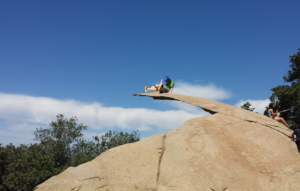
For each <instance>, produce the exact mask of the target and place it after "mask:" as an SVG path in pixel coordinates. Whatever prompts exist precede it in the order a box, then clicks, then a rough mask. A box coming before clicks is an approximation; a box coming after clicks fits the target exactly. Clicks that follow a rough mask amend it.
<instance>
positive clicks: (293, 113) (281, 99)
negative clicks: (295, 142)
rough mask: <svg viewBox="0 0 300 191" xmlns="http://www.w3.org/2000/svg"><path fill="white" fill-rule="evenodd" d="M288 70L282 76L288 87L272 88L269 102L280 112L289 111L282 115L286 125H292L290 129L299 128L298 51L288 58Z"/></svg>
mask: <svg viewBox="0 0 300 191" xmlns="http://www.w3.org/2000/svg"><path fill="white" fill-rule="evenodd" d="M290 62H291V63H292V64H291V65H289V66H290V68H291V69H290V70H289V71H288V73H287V74H286V75H284V76H283V80H284V82H287V83H290V85H284V86H281V85H279V86H277V87H275V88H272V89H271V90H272V92H273V94H272V95H271V97H270V100H271V101H272V102H273V103H275V105H276V108H277V109H278V110H279V111H280V110H284V109H291V110H290V111H288V112H285V113H283V114H282V117H284V118H285V120H286V121H287V123H289V124H293V125H292V127H291V128H292V129H298V128H300V81H299V79H300V49H298V52H297V53H296V54H294V55H292V56H290Z"/></svg>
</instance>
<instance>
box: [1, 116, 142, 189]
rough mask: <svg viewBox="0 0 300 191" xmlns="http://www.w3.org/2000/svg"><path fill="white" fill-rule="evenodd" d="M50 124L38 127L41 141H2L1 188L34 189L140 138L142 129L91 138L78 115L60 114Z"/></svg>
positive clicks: (114, 132)
mask: <svg viewBox="0 0 300 191" xmlns="http://www.w3.org/2000/svg"><path fill="white" fill-rule="evenodd" d="M56 117H57V120H56V121H52V122H51V123H50V124H49V125H50V128H48V129H43V128H39V129H36V131H35V132H34V135H35V139H34V140H36V141H39V143H36V144H30V145H24V144H21V145H20V146H18V147H16V146H14V145H12V144H10V145H7V146H5V147H3V146H2V144H0V190H1V191H2V190H3V191H10V190H24V191H31V190H33V189H34V188H35V187H36V186H37V185H38V184H41V183H42V182H44V181H45V180H47V179H49V178H50V177H52V176H55V175H57V174H59V173H60V172H62V171H63V170H65V169H67V168H68V167H71V166H72V167H76V166H78V165H80V164H83V163H85V162H88V161H91V160H93V159H94V158H96V157H97V156H98V155H100V154H101V153H103V152H105V151H107V150H109V149H111V148H114V147H117V146H120V145H123V144H127V143H134V142H137V141H139V140H140V134H139V132H138V131H134V132H133V133H123V132H117V131H109V132H108V133H105V134H104V135H102V136H100V137H98V136H95V137H94V141H87V140H85V139H84V137H83V130H86V129H87V126H85V125H83V124H78V123H77V118H76V117H72V118H70V119H67V118H64V116H63V115H62V114H59V115H57V116H56Z"/></svg>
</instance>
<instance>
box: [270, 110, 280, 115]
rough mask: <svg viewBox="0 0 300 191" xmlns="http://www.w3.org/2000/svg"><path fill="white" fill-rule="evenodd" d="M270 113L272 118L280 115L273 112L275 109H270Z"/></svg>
mask: <svg viewBox="0 0 300 191" xmlns="http://www.w3.org/2000/svg"><path fill="white" fill-rule="evenodd" d="M270 112H271V115H272V116H276V115H277V113H278V111H277V112H276V113H274V112H273V109H270Z"/></svg>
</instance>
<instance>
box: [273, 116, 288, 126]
mask: <svg viewBox="0 0 300 191" xmlns="http://www.w3.org/2000/svg"><path fill="white" fill-rule="evenodd" d="M275 120H276V121H281V122H282V123H283V124H284V125H285V126H288V124H287V123H286V122H285V120H284V119H283V118H282V117H275Z"/></svg>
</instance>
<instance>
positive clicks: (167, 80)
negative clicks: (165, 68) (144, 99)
mask: <svg viewBox="0 0 300 191" xmlns="http://www.w3.org/2000/svg"><path fill="white" fill-rule="evenodd" d="M169 81H170V78H169V77H168V76H164V77H163V80H162V83H163V84H166V83H168V82H169Z"/></svg>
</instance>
